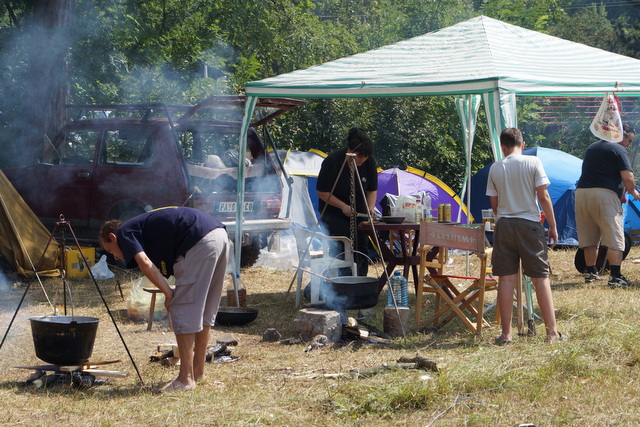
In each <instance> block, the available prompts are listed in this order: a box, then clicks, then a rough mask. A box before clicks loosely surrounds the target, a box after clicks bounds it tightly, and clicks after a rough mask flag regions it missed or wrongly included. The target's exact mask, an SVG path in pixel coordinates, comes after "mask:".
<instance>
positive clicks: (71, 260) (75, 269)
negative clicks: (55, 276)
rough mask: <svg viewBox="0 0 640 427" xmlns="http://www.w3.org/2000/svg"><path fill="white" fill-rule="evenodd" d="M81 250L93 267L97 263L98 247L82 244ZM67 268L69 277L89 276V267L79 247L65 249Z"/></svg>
mask: <svg viewBox="0 0 640 427" xmlns="http://www.w3.org/2000/svg"><path fill="white" fill-rule="evenodd" d="M80 250H81V251H82V254H83V255H84V257H85V258H86V259H87V262H88V263H89V267H93V266H94V265H95V263H96V248H90V247H85V246H81V247H80ZM65 270H66V271H67V277H78V278H80V277H88V276H89V269H88V268H87V266H86V265H85V263H84V261H82V256H80V251H78V249H70V248H67V249H66V251H65Z"/></svg>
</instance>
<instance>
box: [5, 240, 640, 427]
mask: <svg viewBox="0 0 640 427" xmlns="http://www.w3.org/2000/svg"><path fill="white" fill-rule="evenodd" d="M638 251H639V250H638V248H634V249H633V250H632V252H631V254H630V255H629V258H627V261H625V264H624V265H623V272H624V273H625V275H627V277H628V278H630V279H632V280H634V281H635V282H637V283H640V272H639V271H638V270H639V269H638V266H637V265H636V264H632V263H631V260H632V259H634V257H637V256H638V254H639V252H638ZM573 255H574V252H573V251H554V252H553V253H552V266H553V268H554V277H553V280H552V282H553V290H554V298H555V303H556V308H557V313H558V323H559V327H560V330H561V331H562V332H565V333H567V334H569V336H570V337H571V338H570V340H569V341H568V342H565V343H560V344H557V345H546V344H544V343H543V333H542V330H543V326H542V324H541V323H540V322H539V321H538V322H537V326H538V331H539V334H540V335H539V336H537V337H519V339H518V340H517V341H516V342H515V343H514V344H512V345H509V346H506V347H497V346H494V345H493V343H492V341H493V337H494V336H495V335H496V334H497V333H498V328H497V327H495V326H494V327H492V328H491V329H490V330H488V331H487V332H486V333H485V334H484V337H483V338H482V339H480V340H476V339H474V337H473V336H472V335H471V334H469V333H468V332H467V331H466V330H464V329H463V328H462V326H461V324H460V323H459V322H457V321H456V322H453V323H452V324H450V325H449V326H447V327H445V328H444V329H443V330H442V331H440V333H438V334H427V335H424V334H418V333H415V332H414V331H410V333H409V334H408V336H407V340H406V341H404V340H402V339H398V340H396V341H395V343H394V344H393V345H389V346H383V345H376V344H371V343H356V342H353V343H347V344H343V345H336V346H329V347H325V348H321V349H318V350H314V351H310V352H305V351H304V349H305V347H306V345H304V344H300V345H281V344H277V343H266V342H262V341H261V337H262V333H263V332H264V330H265V329H267V328H271V327H273V328H276V329H278V330H279V331H280V332H281V334H282V336H283V337H290V336H292V335H293V330H292V320H293V318H294V317H295V314H296V310H295V309H294V307H293V305H294V304H293V297H294V295H293V293H292V294H291V295H289V296H288V297H287V296H286V294H285V292H286V290H287V288H288V286H289V283H290V281H291V278H292V274H293V272H292V271H274V270H268V269H263V268H253V269H249V270H248V271H246V272H244V275H243V277H244V279H245V282H246V284H247V287H248V301H249V305H250V306H253V307H256V308H258V309H259V310H260V315H259V317H258V319H257V320H256V321H255V322H253V323H251V324H249V325H246V326H242V327H216V328H215V330H214V334H213V337H212V340H214V339H215V337H216V336H219V335H220V334H222V333H233V334H234V335H235V336H236V337H237V339H238V341H239V345H238V346H237V347H236V348H235V349H234V350H233V355H236V356H240V359H239V360H238V361H236V362H234V363H226V364H210V365H208V367H207V375H208V378H207V380H206V381H205V382H203V383H202V384H200V385H199V386H198V388H197V389H196V390H194V391H192V392H184V393H179V392H175V393H169V394H166V395H163V396H158V395H154V394H152V393H151V391H150V387H151V386H157V385H159V384H161V383H162V382H163V381H166V380H169V379H172V378H173V377H174V376H175V375H176V372H177V368H176V367H169V368H167V367H162V366H159V365H158V364H155V363H150V362H149V356H150V355H151V354H153V353H154V351H155V348H156V345H158V344H161V343H167V342H171V341H173V335H172V334H171V332H169V330H168V329H167V327H166V323H165V322H159V323H157V324H156V326H154V330H153V331H151V332H147V331H146V324H144V323H135V322H132V321H130V320H128V319H127V318H126V317H124V318H123V317H120V316H116V317H117V325H118V327H119V329H120V331H121V332H122V335H123V337H124V341H125V342H126V344H127V346H128V348H129V350H130V351H131V354H132V355H133V358H134V360H135V362H136V365H137V367H138V368H139V370H140V373H141V375H142V378H143V379H144V382H145V384H146V386H142V385H141V383H140V381H139V380H138V378H137V375H136V373H135V370H134V367H133V364H132V363H131V361H130V360H129V358H128V356H127V353H126V351H125V348H124V346H123V343H122V341H121V340H120V338H119V336H118V334H117V332H116V330H115V327H114V325H113V323H112V322H111V320H110V318H109V317H108V316H107V314H106V309H105V306H104V305H103V303H102V301H101V300H100V297H99V295H98V292H97V291H96V289H95V287H94V285H93V282H91V281H89V280H75V281H72V282H71V286H72V290H73V296H74V300H75V313H76V314H82V315H90V316H96V317H99V318H100V319H101V322H100V326H99V328H98V336H97V339H96V344H95V349H94V354H93V357H92V358H93V359H94V360H109V359H121V360H122V362H121V363H119V364H116V365H110V366H109V367H108V369H112V370H121V371H127V372H129V374H130V375H129V377H128V378H126V379H112V380H110V381H109V382H108V383H107V384H104V385H98V386H94V387H91V388H89V389H87V390H76V389H69V388H65V387H51V388H48V389H44V388H41V389H36V388H35V387H34V386H33V385H29V386H27V385H25V380H26V379H27V377H28V375H29V372H28V371H25V370H20V369H15V368H14V367H15V366H18V365H33V364H40V363H41V362H40V361H38V359H37V358H36V357H35V353H34V350H33V342H32V339H31V332H30V329H29V321H28V317H29V316H33V315H44V314H48V313H50V312H51V307H50V306H49V305H48V303H47V301H46V299H45V297H44V293H43V292H42V290H40V287H39V285H38V283H37V282H36V283H34V284H33V285H32V287H31V289H30V290H29V292H28V293H27V299H26V301H25V303H24V304H23V307H22V308H21V309H20V310H19V311H18V312H17V317H16V320H15V322H14V324H13V326H12V328H11V329H10V334H9V336H8V338H7V340H6V342H5V343H4V345H3V347H2V348H1V349H0V356H1V357H0V369H1V371H2V379H1V380H0V402H1V403H0V423H2V424H9V425H20V424H25V425H27V424H28V425H51V424H54V423H55V424H67V425H83V426H112V425H113V426H116V425H152V426H156V425H169V424H172V425H303V424H307V425H389V424H391V425H430V424H432V423H433V424H434V425H443V426H444V425H452V426H453V425H455V426H457V425H463V424H464V425H505V426H514V425H519V424H524V423H532V424H535V425H537V426H542V425H614V424H615V425H637V424H638V423H639V422H640V404H639V403H640V402H639V401H638V400H639V396H640V342H639V341H638V339H637V337H638V334H639V332H640V331H639V330H640V326H639V325H640V322H639V321H640V314H638V306H639V304H640V289H638V288H634V289H629V290H611V289H608V288H607V286H606V284H605V283H597V284H593V285H584V284H583V283H582V277H581V276H580V275H579V274H578V273H577V272H576V271H575V269H574V267H573ZM459 258H461V257H459ZM457 262H458V263H459V262H460V259H458V260H457ZM456 268H462V267H460V266H459V265H457V267H456ZM118 278H119V279H120V280H121V282H122V284H123V288H124V292H125V297H127V296H128V294H129V289H130V286H131V282H132V280H133V277H132V276H131V275H128V274H126V273H125V272H118ZM115 284H116V282H115V280H107V281H101V282H99V286H100V289H101V290H102V292H103V294H104V296H105V298H106V301H107V303H108V305H109V308H110V309H111V310H112V312H115V313H116V314H118V313H120V312H121V311H122V310H124V309H125V308H126V303H125V302H123V301H122V300H121V298H120V295H119V292H118V291H117V288H116V285H115ZM9 287H10V286H5V289H4V290H3V291H2V296H3V298H2V300H1V301H0V309H1V312H0V321H1V324H2V326H3V331H2V333H3V334H4V330H5V328H6V326H7V325H8V322H9V320H10V319H11V317H12V316H13V314H14V313H15V309H16V307H17V304H18V301H19V299H20V297H21V296H22V294H23V292H24V285H23V284H20V285H19V286H17V287H16V288H12V289H9ZM45 288H46V289H47V293H48V294H49V297H50V298H52V299H53V300H54V303H56V304H61V301H62V299H61V298H62V297H61V292H60V288H61V283H60V281H59V279H49V280H47V281H46V283H45ZM381 297H384V292H383V294H382V295H381ZM383 306H384V302H383V301H381V302H380V304H379V305H378V307H377V308H376V309H375V312H376V315H377V316H376V318H375V320H371V323H373V324H375V325H376V326H378V327H380V328H382V315H381V311H382V307H383ZM354 314H355V313H354ZM492 316H493V312H489V314H488V317H492ZM416 353H418V354H420V355H421V356H424V357H427V358H430V359H432V360H435V361H437V363H438V365H439V367H440V373H439V374H434V373H430V372H425V371H418V370H388V371H385V372H383V373H380V374H378V375H374V376H371V377H367V378H361V379H353V378H349V377H348V376H345V377H341V378H328V377H325V376H323V375H322V374H339V373H342V374H348V373H349V372H350V371H351V370H363V369H367V368H374V367H379V366H381V365H383V364H392V363H394V362H395V361H396V360H397V359H398V358H399V357H400V356H414V355H415V354H416Z"/></svg>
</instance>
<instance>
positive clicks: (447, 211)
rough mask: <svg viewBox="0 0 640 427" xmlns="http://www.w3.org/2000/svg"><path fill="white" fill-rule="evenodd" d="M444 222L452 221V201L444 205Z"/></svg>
mask: <svg viewBox="0 0 640 427" xmlns="http://www.w3.org/2000/svg"><path fill="white" fill-rule="evenodd" d="M442 222H451V203H445V204H444V206H443V207H442Z"/></svg>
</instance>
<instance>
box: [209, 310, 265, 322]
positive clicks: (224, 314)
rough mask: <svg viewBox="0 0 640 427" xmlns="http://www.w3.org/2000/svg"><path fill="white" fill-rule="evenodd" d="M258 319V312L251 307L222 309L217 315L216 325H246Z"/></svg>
mask: <svg viewBox="0 0 640 427" xmlns="http://www.w3.org/2000/svg"><path fill="white" fill-rule="evenodd" d="M257 317H258V310H256V309H255V308H249V307H220V308H219V309H218V314H216V323H218V324H221V325H227V326H233V325H245V324H247V323H251V322H253V321H254V320H256V318H257Z"/></svg>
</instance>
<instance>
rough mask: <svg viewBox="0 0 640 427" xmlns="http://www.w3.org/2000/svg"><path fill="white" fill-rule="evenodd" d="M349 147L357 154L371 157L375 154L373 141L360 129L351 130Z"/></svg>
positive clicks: (348, 139)
mask: <svg viewBox="0 0 640 427" xmlns="http://www.w3.org/2000/svg"><path fill="white" fill-rule="evenodd" d="M347 147H349V149H350V150H351V151H352V152H354V153H357V154H363V155H365V156H370V155H372V154H373V141H371V138H370V137H369V135H367V133H366V132H365V131H364V130H362V129H360V128H351V129H350V130H349V135H348V136H347Z"/></svg>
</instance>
